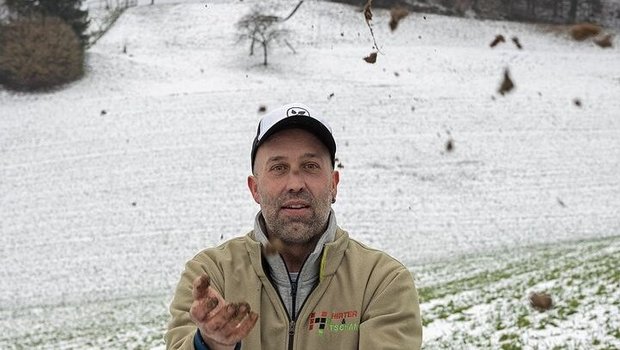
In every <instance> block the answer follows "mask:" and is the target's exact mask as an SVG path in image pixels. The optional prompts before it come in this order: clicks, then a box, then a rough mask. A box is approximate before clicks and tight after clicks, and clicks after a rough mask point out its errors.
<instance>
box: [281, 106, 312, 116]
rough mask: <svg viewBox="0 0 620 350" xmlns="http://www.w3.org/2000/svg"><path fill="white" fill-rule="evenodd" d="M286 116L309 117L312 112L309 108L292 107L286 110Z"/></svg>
mask: <svg viewBox="0 0 620 350" xmlns="http://www.w3.org/2000/svg"><path fill="white" fill-rule="evenodd" d="M286 116H287V117H295V116H301V117H309V116H310V112H308V110H307V109H305V108H301V107H291V108H289V109H288V110H287V111H286Z"/></svg>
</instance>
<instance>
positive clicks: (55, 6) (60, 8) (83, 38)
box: [5, 0, 89, 47]
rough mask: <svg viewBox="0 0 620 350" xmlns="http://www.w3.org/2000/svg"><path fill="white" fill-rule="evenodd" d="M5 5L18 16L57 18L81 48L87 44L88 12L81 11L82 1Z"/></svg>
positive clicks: (28, 0)
mask: <svg viewBox="0 0 620 350" xmlns="http://www.w3.org/2000/svg"><path fill="white" fill-rule="evenodd" d="M5 3H6V6H7V7H8V9H9V11H10V12H11V13H15V14H17V15H18V16H33V15H42V16H46V17H47V16H50V17H58V18H60V19H62V20H63V21H65V22H66V23H67V24H69V25H70V26H71V28H72V29H73V31H74V32H75V34H76V35H77V36H78V38H79V39H80V43H81V44H82V47H85V46H86V45H87V44H88V34H87V33H86V31H87V29H88V24H89V19H88V10H86V9H82V0H6V1H5Z"/></svg>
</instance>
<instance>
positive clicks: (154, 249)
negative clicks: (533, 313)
mask: <svg viewBox="0 0 620 350" xmlns="http://www.w3.org/2000/svg"><path fill="white" fill-rule="evenodd" d="M253 3H254V2H252V1H247V0H246V1H243V2H227V1H215V2H208V3H204V2H194V3H192V2H186V3H178V4H175V3H165V4H162V3H161V2H158V1H156V5H155V6H138V7H135V8H130V9H128V10H127V11H126V12H125V13H124V14H123V15H122V16H121V18H119V20H118V21H117V22H116V24H115V25H114V27H113V28H112V29H111V30H110V31H109V32H108V33H107V34H106V35H105V36H104V37H102V38H101V39H100V40H99V42H97V44H96V45H95V46H94V47H92V48H91V49H90V50H89V54H88V74H87V75H86V76H85V77H84V78H83V79H82V80H81V81H79V82H76V83H73V84H71V85H70V86H68V87H66V88H65V89H62V90H59V91H56V92H50V93H38V94H15V93H12V92H8V91H5V90H0V208H1V209H0V210H1V211H0V278H1V280H2V283H0V348H21V347H29V348H32V347H33V346H34V347H41V348H140V347H146V348H149V347H152V346H161V330H163V328H164V327H165V321H166V317H167V316H166V314H165V313H166V311H165V308H166V303H167V301H168V300H169V298H170V296H171V293H172V291H173V288H174V285H175V284H176V282H177V279H178V277H179V274H180V272H181V270H182V267H183V264H184V262H185V261H186V260H187V259H189V258H190V257H191V256H193V254H195V253H196V252H197V251H199V250H200V249H202V248H204V247H207V246H211V245H214V244H218V243H220V242H222V241H223V240H225V239H228V238H230V237H233V236H236V235H239V234H243V233H245V232H246V231H248V230H249V229H250V228H251V224H252V219H253V216H254V214H255V212H256V211H257V209H258V208H257V206H256V205H255V204H254V202H253V201H252V199H251V196H250V195H249V192H248V190H247V188H246V185H245V183H246V177H247V175H248V174H249V171H250V169H249V167H250V165H249V163H250V160H249V153H250V148H251V141H252V138H253V136H254V133H255V130H256V129H255V128H256V124H257V121H258V119H259V118H260V115H259V114H258V112H257V111H258V107H259V106H260V105H266V106H267V107H268V108H273V107H277V106H279V105H281V104H284V103H286V102H289V101H302V102H305V103H307V104H309V105H311V106H313V107H314V108H315V109H317V110H318V111H320V112H321V113H324V115H325V117H326V119H327V120H329V122H330V123H331V124H332V127H333V129H334V133H335V136H336V140H337V142H338V155H337V157H338V158H339V161H340V163H341V164H342V166H343V168H341V169H340V172H341V183H340V188H339V195H338V202H337V203H336V204H335V210H336V213H337V215H338V221H339V224H340V225H341V226H342V227H344V228H345V229H347V230H348V231H349V232H350V233H351V235H352V236H353V237H355V238H357V239H359V240H361V241H363V242H365V243H368V244H370V245H373V246H375V247H378V248H382V249H384V250H386V251H387V252H389V253H390V254H392V255H394V256H395V257H397V258H399V259H400V260H402V261H403V262H404V263H405V264H406V265H408V266H411V268H412V271H413V272H414V274H416V271H420V272H419V284H420V287H422V288H425V287H428V288H431V287H432V283H431V282H429V281H433V280H434V279H436V277H433V276H439V275H441V274H448V275H449V276H451V277H452V278H454V279H459V278H461V277H463V276H464V277H463V278H466V277H467V276H468V272H459V271H460V270H459V269H455V271H451V270H450V269H449V268H446V269H444V270H441V271H439V270H433V269H431V268H430V266H435V265H433V264H437V263H439V264H441V263H442V262H445V261H451V263H450V264H454V265H455V266H460V264H466V263H467V264H473V265H474V266H478V268H479V269H480V268H488V269H491V267H488V266H486V264H487V262H486V261H485V260H480V261H479V260H476V259H473V258H470V257H471V256H475V255H473V254H479V255H480V256H487V255H485V254H491V255H488V256H490V258H488V259H490V260H493V259H499V260H501V259H500V258H502V257H503V256H504V255H505V254H506V253H505V252H507V249H511V250H515V251H518V247H529V248H527V249H525V251H530V250H534V251H536V252H538V253H536V254H542V256H544V254H545V250H544V249H543V250H538V248H532V247H535V246H536V245H540V244H543V243H544V244H555V243H558V242H565V241H574V240H576V239H581V240H586V242H598V238H600V237H610V236H615V237H618V235H620V176H619V175H620V98H618V97H619V96H620V51H619V50H618V48H613V49H608V50H602V49H600V48H598V47H596V46H594V44H592V43H590V42H585V43H575V42H572V41H570V40H568V39H567V37H566V36H564V35H562V34H557V33H550V32H546V31H544V30H542V29H541V28H539V27H536V26H531V25H525V24H517V23H506V22H490V21H485V22H480V21H475V20H469V19H458V18H446V17H440V16H433V15H423V14H413V15H411V16H409V17H407V18H406V19H404V20H403V21H402V22H401V24H400V26H399V28H398V29H397V30H396V31H395V32H393V33H392V32H390V31H389V28H388V25H387V23H388V21H389V17H388V13H387V12H386V11H379V10H377V11H375V17H374V21H373V22H374V30H375V34H376V37H377V41H378V43H379V46H380V48H381V51H382V53H383V54H379V56H378V60H377V63H376V64H374V65H371V64H368V63H366V62H364V61H363V60H362V58H363V57H364V56H366V55H368V54H369V53H370V52H371V51H372V40H371V39H370V35H369V31H368V28H367V27H366V25H365V22H364V20H363V16H362V14H361V13H359V12H358V11H357V10H356V9H354V8H352V7H347V6H344V5H339V4H331V3H323V2H317V1H306V2H305V3H304V4H303V5H302V7H301V8H300V10H299V11H298V13H297V14H296V15H295V16H294V17H293V19H292V20H291V21H290V22H288V23H287V25H286V27H287V28H288V29H290V30H292V34H291V35H290V36H289V39H288V40H289V42H290V43H291V44H292V46H293V47H294V48H295V50H296V53H293V52H292V51H291V50H290V49H289V48H287V47H286V46H284V45H282V46H274V47H273V48H272V50H271V51H270V65H269V66H268V67H263V66H262V65H261V59H262V58H261V56H260V55H257V56H254V57H248V55H247V53H248V47H249V43H247V42H242V43H238V44H237V43H236V41H237V36H236V29H235V22H236V21H237V19H238V18H240V16H242V15H243V14H245V13H246V12H247V11H248V10H249V9H250V7H251V6H252V4H253ZM277 4H278V6H275V7H274V12H275V13H277V14H281V15H285V14H287V13H288V12H289V11H290V9H291V6H290V3H288V4H287V2H283V1H282V2H279V3H277ZM496 34H504V35H505V36H507V37H508V38H510V37H512V36H517V37H518V38H519V39H520V41H521V43H522V44H523V45H524V50H518V49H516V48H515V46H514V45H512V43H511V42H508V43H504V44H502V45H500V46H498V47H496V48H495V49H490V48H489V46H488V44H489V43H490V41H491V40H492V39H493V38H494V37H495V35H496ZM124 48H126V53H124V52H123V49H124ZM506 67H509V69H510V72H511V75H512V77H513V79H514V81H515V84H516V89H515V90H514V91H513V92H511V93H509V94H508V95H506V96H501V95H499V94H497V92H496V90H497V87H498V86H499V83H500V79H501V77H502V74H503V70H504V68H506ZM332 93H333V97H331V98H330V95H331V94H332ZM575 98H578V99H580V100H581V102H582V106H581V107H578V106H576V105H575V104H574V103H573V100H574V99H575ZM448 140H453V144H454V150H453V151H452V152H447V151H446V148H445V145H446V142H448ZM606 242H608V243H607V244H608V245H609V246H610V247H615V248H610V249H612V250H611V253H609V254H608V255H610V256H613V254H615V253H616V252H618V250H619V249H618V238H610V239H609V241H606ZM588 244H594V243H587V244H586V243H584V244H581V243H579V244H577V243H575V244H573V245H569V246H570V247H573V248H574V247H577V248H578V247H581V246H587V245H588ZM544 247H547V245H544ZM573 248H570V249H573ZM577 248H574V249H577ZM545 249H546V248H545ZM567 249H569V248H567ZM498 251H499V252H500V253H495V252H498ZM497 254H499V255H497ZM532 254H534V253H532ZM461 256H463V257H464V258H463V259H462V260H455V259H456V258H458V257H461ZM587 256H589V255H587ZM616 256H617V254H616ZM493 257H495V258H493ZM584 259H585V258H584ZM543 260H544V259H543ZM454 261H458V262H454ZM481 261H482V262H481ZM611 261H612V267H615V268H620V267H619V266H618V263H617V260H613V259H612V260H611ZM614 261H616V262H614ZM552 265H553V264H552ZM553 266H555V265H553ZM553 266H552V267H553ZM558 266H566V265H558ZM567 268H570V266H569V267H567ZM424 271H430V272H429V273H428V274H425V272H424ZM437 271H439V272H437ZM468 271H470V270H468ZM471 273H473V272H471ZM434 274H438V275H434ZM507 281H508V282H506V283H507V284H510V283H516V282H515V281H519V280H518V279H508V280H507ZM610 281H611V282H610V283H612V286H611V287H614V286H613V283H614V281H615V283H617V284H616V285H615V288H616V290H617V289H618V287H620V284H618V281H617V280H614V279H613V278H611V280H610ZM446 283H447V282H446ZM440 286H444V287H445V286H446V284H440ZM534 287H535V286H534ZM551 287H552V286H549V287H548V288H551ZM611 287H610V288H611ZM502 288H503V287H502ZM455 295H458V293H456V292H455ZM615 295H616V296H617V293H616V294H615ZM441 302H442V301H436V303H441ZM596 302H601V303H602V304H601V305H602V307H603V308H605V307H608V308H609V307H611V308H613V307H614V304H609V303H605V302H602V301H601V300H599V299H594V301H593V303H596ZM433 305H434V304H432V302H430V301H429V303H427V304H424V305H423V309H424V310H426V311H427V313H428V315H429V316H430V317H429V319H431V318H432V315H434V314H433V311H432V306H433ZM502 305H504V304H502ZM615 308H616V309H617V304H615ZM618 318H619V316H618V315H617V311H616V312H615V313H613V312H612V320H611V321H610V322H611V323H612V324H614V323H613V322H616V323H615V324H618V323H617V322H618ZM436 319H437V321H436V322H437V323H435V322H431V323H429V324H427V330H428V334H429V342H428V343H427V347H429V348H431V347H433V346H441V344H442V340H441V339H440V338H441V337H438V336H437V334H441V332H440V330H441V329H449V325H448V326H446V327H448V328H444V327H440V326H437V325H439V324H440V322H456V321H455V320H450V319H448V320H447V321H446V320H445V319H442V318H440V317H436ZM441 320H443V321H441ZM479 323H480V322H479ZM453 324H454V323H453ZM437 327H438V328H437ZM478 327H479V329H483V327H482V326H480V324H478ZM487 331H488V330H487ZM485 332H486V331H484V330H481V331H480V332H479V333H480V334H482V335H486V334H487V333H485ZM569 333H570V332H569ZM573 333H574V332H573ZM528 334H529V333H528ZM496 335H497V334H496ZM537 337H538V338H537ZM612 338H613V337H612ZM612 338H611V339H612ZM618 338H620V334H619V335H618ZM454 339H455V340H454V341H457V342H461V341H463V339H462V338H454ZM528 339H534V340H532V341H533V342H534V343H530V346H532V347H534V348H536V347H539V348H547V347H551V346H553V343H548V344H547V343H544V342H537V341H536V339H539V336H532V337H530V338H528ZM448 340H449V339H448ZM490 340H491V341H496V342H495V343H493V344H494V345H497V344H499V339H494V338H492V339H490ZM604 341H607V342H609V341H610V340H609V339H607V338H604ZM458 344H460V343H458ZM472 344H477V343H472ZM526 344H527V343H526ZM532 344H534V345H532ZM572 344H573V346H575V347H577V348H579V344H578V343H572ZM575 344H577V345H575ZM615 344H616V345H615V346H616V347H620V345H618V343H617V342H616V343H615ZM444 345H445V344H444ZM453 345H454V344H453ZM612 345H613V343H612ZM472 346H473V347H476V346H483V345H480V344H478V345H472ZM448 347H450V346H448ZM490 347H491V348H495V347H496V346H490Z"/></svg>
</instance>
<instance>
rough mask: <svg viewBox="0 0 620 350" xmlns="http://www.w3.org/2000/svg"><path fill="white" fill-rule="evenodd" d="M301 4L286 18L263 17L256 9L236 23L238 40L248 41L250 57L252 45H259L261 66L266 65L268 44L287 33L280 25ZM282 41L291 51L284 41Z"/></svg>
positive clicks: (289, 16) (297, 7)
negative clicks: (261, 57)
mask: <svg viewBox="0 0 620 350" xmlns="http://www.w3.org/2000/svg"><path fill="white" fill-rule="evenodd" d="M303 2H304V0H301V1H300V2H299V3H298V4H297V6H295V8H294V9H293V11H291V13H290V14H289V15H288V16H286V17H278V16H274V15H265V14H263V12H262V11H261V10H259V9H257V8H255V9H254V10H252V12H251V13H249V14H247V15H245V16H243V17H241V19H240V20H239V21H238V22H237V29H238V30H239V32H240V34H239V40H243V39H247V40H250V56H252V55H254V45H256V43H259V44H260V45H261V46H262V48H263V64H264V65H265V66H266V65H267V54H268V49H269V45H270V43H272V42H274V41H277V40H279V39H282V38H284V37H285V36H286V35H287V34H288V33H289V31H288V30H286V29H284V28H281V26H280V24H281V23H283V22H285V21H287V20H288V19H290V18H291V17H292V16H293V15H294V14H295V12H297V9H299V6H301V4H302V3H303ZM284 41H285V43H286V44H287V45H288V46H289V47H290V48H291V49H292V47H291V45H290V44H289V43H288V42H287V41H286V39H284ZM293 51H294V49H293Z"/></svg>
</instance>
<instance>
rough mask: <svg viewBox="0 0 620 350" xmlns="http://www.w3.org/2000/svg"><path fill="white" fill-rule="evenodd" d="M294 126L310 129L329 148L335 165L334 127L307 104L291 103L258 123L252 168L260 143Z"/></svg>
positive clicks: (253, 147) (271, 112)
mask: <svg viewBox="0 0 620 350" xmlns="http://www.w3.org/2000/svg"><path fill="white" fill-rule="evenodd" d="M294 128H299V129H304V130H306V131H309V132H311V133H312V134H314V135H315V136H316V137H317V138H318V139H319V140H320V141H321V142H323V144H325V146H326V147H327V149H328V150H329V155H330V156H331V160H332V166H334V164H335V157H336V141H334V136H333V135H332V128H331V127H330V126H329V124H327V123H326V122H325V121H324V120H323V119H322V118H320V117H319V116H318V115H317V114H316V113H315V112H314V111H312V110H311V109H310V108H309V107H308V106H306V105H305V104H302V103H289V104H287V105H284V106H282V107H280V108H278V109H275V110H273V111H270V112H269V113H267V114H266V115H265V116H264V117H263V118H262V119H261V120H260V122H259V123H258V130H257V131H256V137H255V138H254V143H253V144H252V164H251V165H252V168H254V159H255V158H256V152H257V151H258V148H259V147H260V145H262V144H263V143H264V142H265V141H266V140H267V139H268V138H269V137H270V136H271V135H273V134H275V133H276V132H278V131H282V130H285V129H294Z"/></svg>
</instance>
